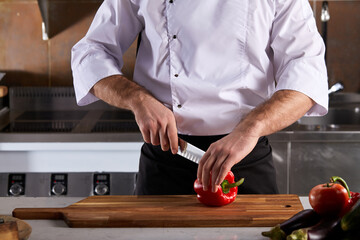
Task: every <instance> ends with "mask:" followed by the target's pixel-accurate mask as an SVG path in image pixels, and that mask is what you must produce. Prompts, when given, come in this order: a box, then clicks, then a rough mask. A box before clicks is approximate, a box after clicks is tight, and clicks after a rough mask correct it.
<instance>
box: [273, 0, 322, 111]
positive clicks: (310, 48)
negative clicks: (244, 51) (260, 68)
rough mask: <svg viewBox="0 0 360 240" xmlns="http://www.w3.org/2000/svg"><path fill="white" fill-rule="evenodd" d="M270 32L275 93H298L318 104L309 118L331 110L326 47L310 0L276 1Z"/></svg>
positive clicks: (312, 109)
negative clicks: (285, 90) (284, 91)
mask: <svg viewBox="0 0 360 240" xmlns="http://www.w3.org/2000/svg"><path fill="white" fill-rule="evenodd" d="M275 4H276V8H275V9H276V12H275V18H274V22H273V26H272V31H271V38H270V41H271V42H270V46H271V49H272V50H273V56H272V57H273V63H274V74H275V79H276V88H275V91H279V90H284V89H287V90H296V91H299V92H302V93H304V94H305V95H307V96H309V97H310V98H311V99H313V100H314V101H315V103H316V104H315V105H314V106H313V107H312V108H311V109H310V110H309V111H308V112H307V113H306V115H308V116H309V115H313V116H320V115H325V114H326V113H327V111H328V82H327V69H326V65H325V59H324V55H325V46H324V42H323V39H322V38H321V36H320V34H319V32H318V30H317V28H316V23H315V19H314V17H313V12H312V9H311V6H310V4H309V2H308V1H307V0H275Z"/></svg>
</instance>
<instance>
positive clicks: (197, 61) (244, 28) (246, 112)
mask: <svg viewBox="0 0 360 240" xmlns="http://www.w3.org/2000/svg"><path fill="white" fill-rule="evenodd" d="M139 34H140V35H141V43H140V46H139V49H138V54H137V58H136V64H135V69H134V76H133V80H129V79H127V78H126V77H124V76H123V74H122V72H121V69H122V67H123V63H124V62H123V58H122V57H123V53H124V52H125V51H126V50H127V49H128V48H129V46H130V45H131V44H132V43H133V42H134V40H135V39H136V38H137V36H138V35H139ZM324 52H325V47H324V44H323V41H322V38H321V36H320V35H319V33H318V31H317V28H316V24H315V19H314V17H313V14H312V10H311V7H310V5H309V2H308V1H307V0H267V1H264V0H231V1H219V0H206V1H205V0H204V1H200V0H162V1H160V0H156V1H154V0H105V1H104V2H103V4H102V5H101V7H100V8H99V10H98V12H97V14H96V16H95V18H94V20H93V22H92V24H91V26H90V29H89V31H88V32H87V34H86V36H85V37H84V38H83V39H81V40H80V41H79V42H78V43H77V44H76V45H75V46H74V47H73V49H72V70H73V76H74V87H75V92H76V98H77V102H78V104H79V105H86V104H90V103H92V102H94V101H97V100H98V99H102V100H103V101H105V102H107V103H109V104H111V105H113V106H115V107H118V108H122V109H128V110H131V111H132V112H133V113H134V115H135V119H136V122H137V124H138V126H139V129H140V131H141V134H142V136H143V139H144V141H145V143H144V145H143V147H142V149H141V156H140V166H139V174H138V179H137V185H136V190H135V193H136V194H192V193H194V192H193V182H194V180H195V179H196V178H198V179H199V180H200V182H202V183H210V182H211V183H212V184H211V185H208V184H204V188H205V190H211V191H217V187H218V186H219V185H220V183H221V182H222V180H223V179H224V177H225V176H226V174H227V172H228V171H229V170H232V171H233V172H234V174H235V177H236V179H239V178H241V177H245V182H244V184H243V185H241V186H240V187H239V192H240V193H263V194H266V193H277V191H278V190H277V186H276V173H275V169H274V166H273V162H272V156H271V155H272V154H271V147H270V145H269V142H268V140H267V138H266V136H267V135H269V134H272V133H275V132H276V131H279V130H281V129H283V128H285V127H287V126H289V125H291V124H292V123H294V122H295V121H296V120H297V119H299V118H300V117H302V116H303V115H307V116H320V115H324V114H326V113H327V110H328V96H327V89H328V86H327V71H326V66H325V62H324ZM179 138H180V139H183V140H186V141H188V142H190V143H193V144H194V145H196V146H198V147H200V148H202V149H203V150H206V153H205V155H204V156H203V158H202V159H201V161H200V163H199V165H197V164H195V163H193V162H191V161H187V160H185V159H183V158H182V157H181V156H179V155H175V154H176V152H177V150H178V145H179V141H180V140H179ZM210 173H211V174H210Z"/></svg>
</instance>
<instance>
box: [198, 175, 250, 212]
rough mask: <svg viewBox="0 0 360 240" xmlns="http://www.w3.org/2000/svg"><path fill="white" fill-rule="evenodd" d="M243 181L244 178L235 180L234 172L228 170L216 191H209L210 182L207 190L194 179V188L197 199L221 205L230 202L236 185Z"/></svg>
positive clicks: (211, 204) (235, 193)
mask: <svg viewBox="0 0 360 240" xmlns="http://www.w3.org/2000/svg"><path fill="white" fill-rule="evenodd" d="M243 182H244V178H241V179H240V180H239V181H237V182H235V177H234V174H233V173H232V172H231V171H229V172H228V174H227V175H226V177H225V179H224V181H223V182H222V183H221V184H220V186H219V187H218V189H217V191H216V192H212V191H211V189H212V188H211V184H209V185H210V186H209V187H208V190H207V191H204V190H203V185H202V184H200V183H199V181H198V180H197V179H196V180H195V182H194V190H195V192H196V193H197V198H198V200H199V201H200V202H201V203H203V204H205V205H209V206H223V205H226V204H229V203H232V202H233V201H234V200H235V198H236V195H237V190H238V186H240V185H241V184H242V183H243Z"/></svg>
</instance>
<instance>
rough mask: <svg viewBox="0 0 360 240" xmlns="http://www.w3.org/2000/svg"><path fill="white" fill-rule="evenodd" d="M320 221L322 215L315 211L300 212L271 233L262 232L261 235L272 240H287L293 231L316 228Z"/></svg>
mask: <svg viewBox="0 0 360 240" xmlns="http://www.w3.org/2000/svg"><path fill="white" fill-rule="evenodd" d="M320 219H321V217H320V215H319V214H317V213H316V212H315V211H314V210H313V209H305V210H302V211H300V212H298V213H297V214H295V215H294V216H292V217H291V218H289V219H288V220H286V221H285V222H283V223H281V224H278V225H276V226H274V227H273V228H272V229H271V230H270V231H267V232H262V233H261V234H262V235H263V236H264V237H268V238H270V239H272V240H284V239H286V236H287V235H289V234H290V233H292V232H293V231H295V230H297V229H301V228H307V227H311V226H314V225H315V224H317V223H318V222H320Z"/></svg>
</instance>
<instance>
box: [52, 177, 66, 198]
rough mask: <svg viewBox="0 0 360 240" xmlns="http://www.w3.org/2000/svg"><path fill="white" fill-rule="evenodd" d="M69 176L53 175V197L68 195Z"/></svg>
mask: <svg viewBox="0 0 360 240" xmlns="http://www.w3.org/2000/svg"><path fill="white" fill-rule="evenodd" d="M67 186H68V182H67V174H65V173H53V174H51V189H50V190H51V195H55V196H61V195H66V194H67Z"/></svg>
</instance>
